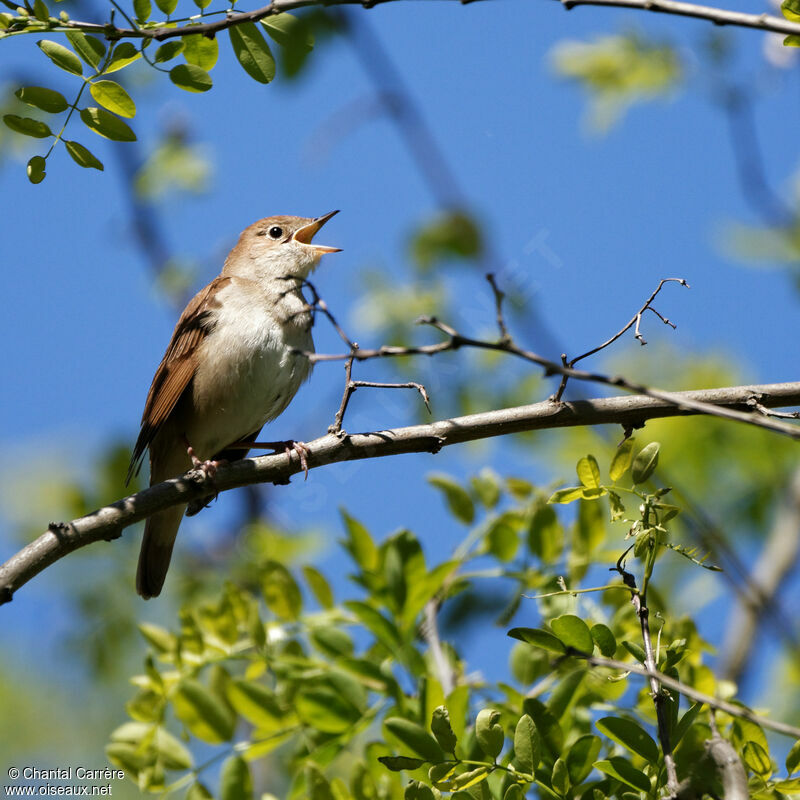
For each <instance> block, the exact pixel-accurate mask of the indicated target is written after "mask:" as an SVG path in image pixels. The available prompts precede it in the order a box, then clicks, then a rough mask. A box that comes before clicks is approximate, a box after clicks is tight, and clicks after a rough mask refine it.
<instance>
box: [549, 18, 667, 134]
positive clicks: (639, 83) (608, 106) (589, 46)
mask: <svg viewBox="0 0 800 800" xmlns="http://www.w3.org/2000/svg"><path fill="white" fill-rule="evenodd" d="M551 58H552V62H553V67H554V69H555V71H556V72H557V73H558V74H559V75H560V76H562V77H564V78H567V79H569V80H572V81H575V82H577V83H579V84H580V85H581V86H583V87H584V88H585V89H586V90H588V91H589V92H590V96H591V108H590V115H589V122H590V124H591V126H592V127H593V128H595V129H597V130H599V131H605V130H607V129H608V128H610V127H611V126H612V125H613V124H614V123H615V122H616V121H617V120H618V119H619V118H620V117H621V116H622V114H623V113H624V112H625V110H626V109H627V108H628V107H629V106H631V105H633V104H634V103H637V102H642V101H643V100H650V99H653V98H655V97H660V96H664V95H667V94H668V93H669V92H670V91H671V90H673V89H674V88H675V87H676V86H677V85H678V83H679V82H680V80H681V74H682V66H681V61H680V57H679V55H678V53H677V52H676V50H675V49H674V48H673V47H672V46H671V45H669V44H665V43H660V42H650V41H647V40H646V39H645V38H644V37H642V36H641V35H639V34H637V33H628V34H623V35H616V36H602V37H598V38H597V39H596V40H595V41H593V42H591V43H587V42H580V41H563V42H560V43H559V44H557V45H556V46H555V47H554V48H553V50H552V52H551Z"/></svg>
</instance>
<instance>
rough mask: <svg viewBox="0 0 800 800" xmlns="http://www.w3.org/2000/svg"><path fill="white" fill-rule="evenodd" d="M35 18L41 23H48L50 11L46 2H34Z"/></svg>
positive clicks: (40, 0)
mask: <svg viewBox="0 0 800 800" xmlns="http://www.w3.org/2000/svg"><path fill="white" fill-rule="evenodd" d="M33 16H34V17H36V19H38V20H40V21H41V22H47V21H48V20H49V19H50V9H48V7H47V4H46V3H45V2H44V0H34V3H33Z"/></svg>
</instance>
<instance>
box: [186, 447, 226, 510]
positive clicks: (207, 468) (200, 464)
mask: <svg viewBox="0 0 800 800" xmlns="http://www.w3.org/2000/svg"><path fill="white" fill-rule="evenodd" d="M186 453H187V455H188V456H189V458H190V459H191V460H192V466H193V467H194V469H196V470H197V471H198V472H199V473H200V481H199V482H200V483H206V484H209V485H210V486H211V487H212V488H213V489H214V493H213V494H207V495H204V496H203V497H198V498H197V499H196V500H192V501H191V502H190V503H189V504H188V506H187V507H186V516H187V517H193V516H194V515H195V514H199V513H200V512H201V511H202V510H203V509H204V508H208V507H209V506H210V505H211V504H212V503H213V502H214V501H215V500H216V499H217V498H218V497H219V489H217V486H216V484H215V482H214V481H215V478H216V477H217V469H219V467H223V466H225V465H226V464H227V463H228V462H227V461H226V460H225V459H224V458H217V459H206V460H205V461H201V460H200V459H199V458H198V457H197V455H196V454H195V452H194V448H193V447H192V446H191V445H190V444H187V445H186Z"/></svg>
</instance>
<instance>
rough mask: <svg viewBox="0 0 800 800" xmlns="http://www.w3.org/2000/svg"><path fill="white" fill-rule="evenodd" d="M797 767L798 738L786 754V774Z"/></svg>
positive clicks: (793, 771)
mask: <svg viewBox="0 0 800 800" xmlns="http://www.w3.org/2000/svg"><path fill="white" fill-rule="evenodd" d="M687 713H688V712H687ZM798 767H800V739H798V740H797V741H796V742H795V743H794V744H793V745H792V749H791V750H790V751H789V755H787V756H786V772H787V774H789V775H793V774H794V773H795V772H797V769H798Z"/></svg>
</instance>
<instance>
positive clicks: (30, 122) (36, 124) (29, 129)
mask: <svg viewBox="0 0 800 800" xmlns="http://www.w3.org/2000/svg"><path fill="white" fill-rule="evenodd" d="M3 122H5V124H6V125H7V126H8V127H9V128H11V130H12V131H15V132H16V133H21V134H22V135H23V136H32V137H33V138H34V139H45V138H47V137H48V136H52V135H53V132H52V131H51V130H50V128H49V127H48V125H47V124H46V123H44V122H40V121H39V120H38V119H32V118H31V117H18V116H17V115H16V114H4V115H3Z"/></svg>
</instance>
